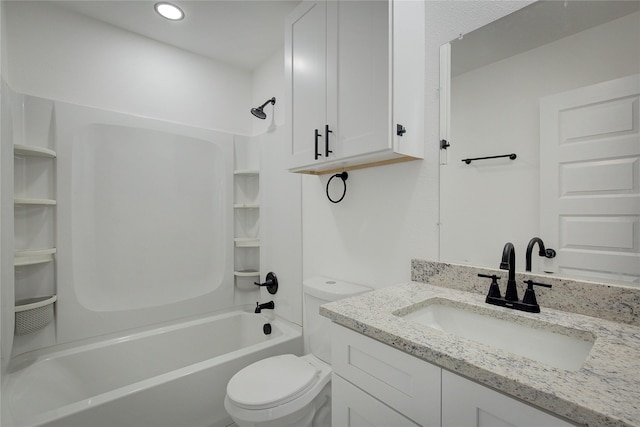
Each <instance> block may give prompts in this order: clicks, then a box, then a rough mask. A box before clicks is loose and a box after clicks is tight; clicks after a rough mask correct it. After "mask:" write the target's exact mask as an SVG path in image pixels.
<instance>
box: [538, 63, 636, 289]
mask: <svg viewBox="0 0 640 427" xmlns="http://www.w3.org/2000/svg"><path fill="white" fill-rule="evenodd" d="M639 101H640V75H633V76H629V77H625V78H621V79H617V80H612V81H608V82H603V83H599V84H596V85H593V86H588V87H584V88H580V89H577V90H573V91H569V92H565V93H562V94H557V95H552V96H549V97H546V98H543V99H542V100H541V104H540V114H541V116H540V117H541V119H540V221H541V224H540V229H541V235H542V236H544V238H545V242H547V243H548V246H549V247H557V248H558V256H557V257H556V258H555V259H554V260H547V262H546V264H545V270H550V271H555V272H557V273H560V274H571V275H574V276H575V275H578V276H582V277H584V278H587V279H592V280H594V279H595V280H600V279H606V280H614V281H618V282H625V283H635V284H640V131H639V128H640V108H639V104H640V102H639Z"/></svg>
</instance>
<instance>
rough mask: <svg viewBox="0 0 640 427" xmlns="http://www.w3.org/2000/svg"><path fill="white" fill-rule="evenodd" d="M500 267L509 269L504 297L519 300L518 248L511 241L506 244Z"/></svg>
mask: <svg viewBox="0 0 640 427" xmlns="http://www.w3.org/2000/svg"><path fill="white" fill-rule="evenodd" d="M500 269H501V270H509V279H508V280H507V291H506V292H505V294H504V299H505V300H507V301H518V288H517V287H516V250H515V248H514V247H513V243H511V242H507V244H506V245H504V249H503V250H502V261H501V262H500Z"/></svg>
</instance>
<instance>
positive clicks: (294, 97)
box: [285, 1, 327, 168]
mask: <svg viewBox="0 0 640 427" xmlns="http://www.w3.org/2000/svg"><path fill="white" fill-rule="evenodd" d="M326 21H327V5H326V3H325V2H324V1H304V2H302V3H301V4H300V5H299V6H298V7H297V8H296V9H295V10H294V11H293V12H292V13H291V15H289V16H288V17H287V20H286V24H285V73H286V82H287V88H286V89H287V98H288V99H289V102H288V108H289V110H288V112H287V117H288V122H289V126H290V127H289V132H290V135H289V140H290V145H289V153H287V154H288V157H289V165H288V167H289V168H295V167H302V166H307V165H311V164H313V163H316V162H319V161H321V160H322V159H323V158H324V157H319V158H318V160H315V131H316V130H317V131H318V133H320V134H321V136H320V137H319V138H318V139H319V141H318V144H319V147H318V150H319V151H320V152H321V153H323V151H321V149H322V148H323V146H324V129H325V125H326V124H327V119H326V77H327V76H326V74H327V67H326Z"/></svg>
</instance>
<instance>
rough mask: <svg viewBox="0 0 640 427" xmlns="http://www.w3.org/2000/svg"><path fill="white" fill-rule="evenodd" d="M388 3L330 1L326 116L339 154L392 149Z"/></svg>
mask: <svg viewBox="0 0 640 427" xmlns="http://www.w3.org/2000/svg"><path fill="white" fill-rule="evenodd" d="M390 7H391V2H389V1H379V0H372V1H370V0H366V1H336V2H329V5H328V46H327V49H328V56H327V58H328V61H329V63H328V65H329V67H328V69H329V74H328V87H327V94H328V114H329V125H330V127H331V128H332V129H333V130H334V133H335V134H336V136H337V141H336V143H335V147H332V150H333V151H334V153H333V155H336V156H337V157H340V158H349V157H353V156H357V155H361V154H369V153H375V152H378V151H382V150H388V149H389V148H391V132H390V123H391V114H390V103H389V100H390V96H391V95H390V90H391V88H390V64H391V60H392V58H391V49H390V35H389V31H390V25H389V19H390V13H389V11H390ZM423 18H424V16H423Z"/></svg>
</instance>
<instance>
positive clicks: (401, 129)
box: [396, 123, 407, 136]
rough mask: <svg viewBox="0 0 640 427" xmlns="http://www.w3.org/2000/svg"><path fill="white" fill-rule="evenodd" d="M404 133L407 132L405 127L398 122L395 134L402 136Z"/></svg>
mask: <svg viewBox="0 0 640 427" xmlns="http://www.w3.org/2000/svg"><path fill="white" fill-rule="evenodd" d="M405 133H407V129H406V128H405V127H404V126H402V125H401V124H399V123H398V124H397V125H396V135H398V136H403V135H404V134H405Z"/></svg>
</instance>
